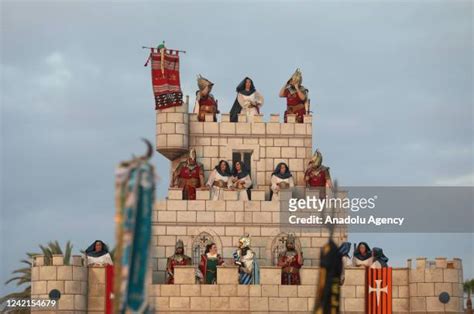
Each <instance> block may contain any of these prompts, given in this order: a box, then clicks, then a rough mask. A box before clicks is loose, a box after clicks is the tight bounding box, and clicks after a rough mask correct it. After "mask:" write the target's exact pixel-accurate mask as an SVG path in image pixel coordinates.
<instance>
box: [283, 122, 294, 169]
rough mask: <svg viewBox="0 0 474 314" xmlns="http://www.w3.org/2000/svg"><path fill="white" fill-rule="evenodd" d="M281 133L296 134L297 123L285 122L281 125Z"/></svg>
mask: <svg viewBox="0 0 474 314" xmlns="http://www.w3.org/2000/svg"><path fill="white" fill-rule="evenodd" d="M281 134H283V135H294V134H295V125H294V124H293V123H283V124H282V125H281ZM290 169H291V168H290Z"/></svg>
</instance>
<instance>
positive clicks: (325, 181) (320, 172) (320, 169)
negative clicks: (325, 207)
mask: <svg viewBox="0 0 474 314" xmlns="http://www.w3.org/2000/svg"><path fill="white" fill-rule="evenodd" d="M322 163H323V155H322V154H321V152H320V151H319V150H316V151H315V152H314V154H313V157H312V158H311V160H310V162H309V163H308V168H307V169H306V171H305V173H304V181H305V182H306V187H310V188H321V190H320V195H319V197H320V198H325V197H326V190H325V189H324V188H328V189H331V188H332V181H331V175H330V174H329V167H325V166H323V165H322Z"/></svg>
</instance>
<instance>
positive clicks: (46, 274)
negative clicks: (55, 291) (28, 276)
mask: <svg viewBox="0 0 474 314" xmlns="http://www.w3.org/2000/svg"><path fill="white" fill-rule="evenodd" d="M56 270H57V267H56V266H41V267H40V269H39V279H40V280H56V278H57V277H56Z"/></svg>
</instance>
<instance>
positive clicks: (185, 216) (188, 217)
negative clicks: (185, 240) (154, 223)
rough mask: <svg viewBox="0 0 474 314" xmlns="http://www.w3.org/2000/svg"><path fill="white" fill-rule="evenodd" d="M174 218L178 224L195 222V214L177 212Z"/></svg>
mask: <svg viewBox="0 0 474 314" xmlns="http://www.w3.org/2000/svg"><path fill="white" fill-rule="evenodd" d="M176 218H177V221H178V222H196V212H191V211H185V212H181V211H180V212H177V215H176Z"/></svg>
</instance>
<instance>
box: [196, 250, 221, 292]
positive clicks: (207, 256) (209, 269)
mask: <svg viewBox="0 0 474 314" xmlns="http://www.w3.org/2000/svg"><path fill="white" fill-rule="evenodd" d="M222 264H224V259H223V258H222V257H221V256H220V255H219V254H217V246H216V244H215V243H211V244H208V245H207V246H206V251H205V252H204V254H203V255H201V261H200V262H199V266H198V269H197V270H196V276H197V277H198V279H199V282H200V283H203V284H211V285H212V284H216V283H217V266H219V265H222Z"/></svg>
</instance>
